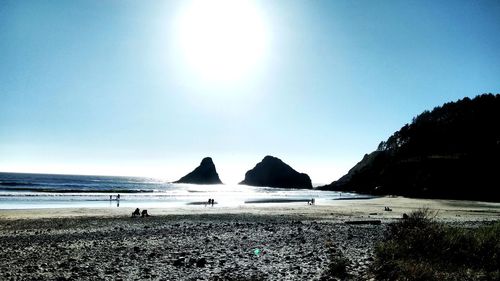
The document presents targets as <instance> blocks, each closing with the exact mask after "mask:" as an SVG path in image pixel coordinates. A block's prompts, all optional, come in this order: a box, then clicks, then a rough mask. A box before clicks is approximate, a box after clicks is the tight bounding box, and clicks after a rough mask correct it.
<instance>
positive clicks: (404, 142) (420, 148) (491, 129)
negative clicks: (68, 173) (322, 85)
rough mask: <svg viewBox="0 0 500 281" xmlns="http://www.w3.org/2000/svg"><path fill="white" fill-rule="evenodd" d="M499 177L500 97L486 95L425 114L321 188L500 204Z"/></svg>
mask: <svg viewBox="0 0 500 281" xmlns="http://www.w3.org/2000/svg"><path fill="white" fill-rule="evenodd" d="M499 175H500V95H498V94H497V95H493V94H484V95H480V96H477V97H475V98H474V99H469V98H464V99H462V100H459V101H457V102H450V103H446V104H444V105H443V106H440V107H436V108H434V109H433V110H432V111H425V112H423V113H422V114H420V115H418V116H417V117H416V118H414V119H413V121H412V123H411V124H406V125H405V126H403V127H402V128H401V129H400V130H399V131H397V132H395V133H394V134H393V135H392V136H390V137H389V138H388V139H387V141H383V142H381V143H380V145H379V146H378V149H377V150H376V151H374V152H372V153H370V154H367V155H365V156H364V157H363V159H362V160H361V161H360V162H359V163H358V164H356V165H355V166H354V167H353V168H352V169H351V170H349V172H348V173H347V174H346V175H344V176H343V177H341V178H340V179H339V180H337V181H334V182H332V183H331V184H329V185H326V186H323V187H320V189H326V190H338V191H354V192H361V193H370V194H380V195H387V194H392V195H403V196H409V197H424V198H452V199H469V200H486V201H500V176H499Z"/></svg>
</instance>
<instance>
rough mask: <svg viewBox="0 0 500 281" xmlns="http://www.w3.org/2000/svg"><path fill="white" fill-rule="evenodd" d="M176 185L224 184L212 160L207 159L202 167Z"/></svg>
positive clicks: (203, 161) (202, 162)
mask: <svg viewBox="0 0 500 281" xmlns="http://www.w3.org/2000/svg"><path fill="white" fill-rule="evenodd" d="M174 183H192V184H222V182H221V180H220V179H219V175H218V174H217V170H216V169H215V165H214V162H213V161H212V158H210V157H205V158H203V160H201V163H200V166H198V167H196V169H194V170H193V171H192V172H191V173H189V174H187V175H185V176H183V177H182V178H180V179H179V180H178V181H176V182H174Z"/></svg>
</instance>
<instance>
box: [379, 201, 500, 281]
mask: <svg viewBox="0 0 500 281" xmlns="http://www.w3.org/2000/svg"><path fill="white" fill-rule="evenodd" d="M375 254H376V259H375V263H374V265H373V272H374V274H375V275H376V277H377V279H378V280H500V223H498V222H497V223H496V224H493V225H489V226H483V227H480V228H462V227H451V226H447V225H445V224H442V223H438V222H436V221H434V220H433V215H432V213H431V212H429V211H427V210H419V211H417V212H414V213H412V214H410V215H409V217H408V218H407V219H403V220H401V221H400V222H397V223H394V224H392V225H391V226H390V228H389V230H388V234H387V237H386V239H385V241H383V242H381V243H380V244H379V245H378V246H377V247H376V251H375Z"/></svg>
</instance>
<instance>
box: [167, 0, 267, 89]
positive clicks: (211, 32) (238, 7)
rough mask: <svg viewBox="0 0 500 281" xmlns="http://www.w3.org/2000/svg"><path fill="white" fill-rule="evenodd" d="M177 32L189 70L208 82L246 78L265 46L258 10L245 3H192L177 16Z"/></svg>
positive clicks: (233, 0) (224, 0)
mask: <svg viewBox="0 0 500 281" xmlns="http://www.w3.org/2000/svg"><path fill="white" fill-rule="evenodd" d="M177 32H178V36H177V39H178V43H179V44H180V48H181V51H182V55H183V57H184V58H183V59H184V60H185V62H187V63H188V65H189V68H190V69H191V70H192V71H194V72H195V73H196V74H197V75H200V76H201V78H203V79H208V80H210V81H213V80H216V81H233V80H238V79H240V78H242V77H244V76H245V75H247V74H249V72H250V71H251V70H252V69H254V68H255V67H256V66H257V65H258V63H259V62H260V61H261V60H262V57H263V55H264V53H265V49H266V45H267V43H268V42H267V41H268V38H267V30H266V26H265V23H264V20H263V17H262V15H261V13H260V11H259V9H258V7H257V6H256V5H255V4H254V2H250V1H245V0H216V1H203V0H195V1H192V2H190V3H189V4H188V5H187V6H186V7H185V9H184V10H183V11H181V13H180V16H179V19H178V25H177Z"/></svg>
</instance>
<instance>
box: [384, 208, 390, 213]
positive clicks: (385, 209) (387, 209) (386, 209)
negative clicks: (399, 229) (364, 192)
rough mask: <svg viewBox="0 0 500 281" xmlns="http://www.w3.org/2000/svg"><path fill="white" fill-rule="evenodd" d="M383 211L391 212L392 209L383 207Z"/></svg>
mask: <svg viewBox="0 0 500 281" xmlns="http://www.w3.org/2000/svg"><path fill="white" fill-rule="evenodd" d="M384 211H388V212H392V209H391V208H389V207H384Z"/></svg>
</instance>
